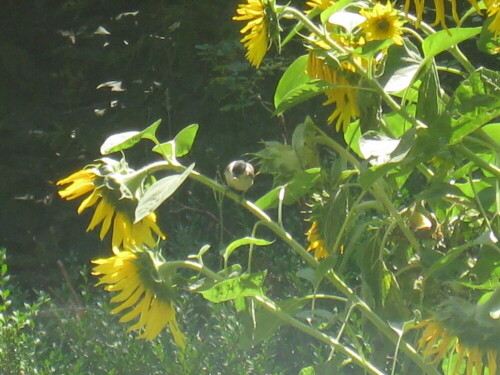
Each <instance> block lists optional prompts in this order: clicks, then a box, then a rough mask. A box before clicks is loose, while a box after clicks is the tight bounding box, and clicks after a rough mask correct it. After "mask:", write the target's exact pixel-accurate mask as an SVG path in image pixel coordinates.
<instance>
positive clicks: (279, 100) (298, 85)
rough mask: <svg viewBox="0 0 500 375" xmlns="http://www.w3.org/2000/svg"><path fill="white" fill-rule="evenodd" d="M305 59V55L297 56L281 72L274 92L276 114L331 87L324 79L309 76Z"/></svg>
mask: <svg viewBox="0 0 500 375" xmlns="http://www.w3.org/2000/svg"><path fill="white" fill-rule="evenodd" d="M307 59H308V56H307V55H303V56H300V57H298V58H297V59H296V60H295V61H294V62H293V63H292V64H291V65H290V66H289V67H288V68H287V70H286V71H285V73H283V76H282V77H281V79H280V81H279V82H278V86H277V87H276V92H275V94H274V106H275V108H276V110H275V113H276V114H281V113H283V112H284V111H285V110H287V109H288V108H290V107H293V106H294V105H297V104H299V103H301V102H303V101H305V100H307V99H310V98H312V97H314V96H316V95H318V94H321V93H323V92H325V91H326V90H328V89H330V88H332V86H331V85H329V84H328V83H326V82H324V81H321V80H317V79H316V80H311V79H310V78H309V76H308V75H307V72H306V70H307Z"/></svg>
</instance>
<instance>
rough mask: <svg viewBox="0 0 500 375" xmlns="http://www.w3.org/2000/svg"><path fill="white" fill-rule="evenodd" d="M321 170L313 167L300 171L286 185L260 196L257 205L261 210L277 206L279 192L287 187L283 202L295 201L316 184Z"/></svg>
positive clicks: (288, 203)
mask: <svg viewBox="0 0 500 375" xmlns="http://www.w3.org/2000/svg"><path fill="white" fill-rule="evenodd" d="M320 172H321V169H320V168H311V169H308V170H306V171H303V172H300V173H299V174H297V175H296V176H295V177H294V178H292V179H291V180H290V181H289V182H288V183H286V184H285V185H282V186H278V187H276V188H274V189H273V190H271V191H270V192H268V193H266V194H265V195H263V196H262V197H260V198H259V199H258V200H257V202H255V205H256V206H257V207H259V208H260V209H261V210H267V209H269V208H273V207H276V206H277V205H278V202H279V194H280V191H281V190H282V189H285V197H284V199H283V203H284V204H286V205H290V204H292V203H295V202H296V201H297V200H298V199H300V198H301V197H303V196H304V195H305V194H307V193H308V192H309V191H310V190H311V188H312V187H313V186H314V185H315V184H316V182H317V181H318V179H319V177H320Z"/></svg>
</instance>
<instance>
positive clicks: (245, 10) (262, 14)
mask: <svg viewBox="0 0 500 375" xmlns="http://www.w3.org/2000/svg"><path fill="white" fill-rule="evenodd" d="M247 1H248V2H247V3H246V4H240V5H239V6H238V9H237V10H236V13H238V15H237V16H234V17H233V20H235V21H248V23H247V24H246V26H244V27H243V28H242V29H241V30H240V32H241V33H242V34H245V33H247V34H246V35H245V36H244V37H243V38H242V39H241V42H242V43H243V45H244V46H245V48H246V49H247V54H246V58H247V60H248V61H250V64H252V65H253V66H255V67H256V68H258V67H259V66H260V64H261V63H262V60H263V59H264V56H265V55H266V52H267V49H268V47H269V25H268V20H267V18H266V2H265V0H247Z"/></svg>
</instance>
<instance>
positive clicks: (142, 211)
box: [135, 164, 194, 223]
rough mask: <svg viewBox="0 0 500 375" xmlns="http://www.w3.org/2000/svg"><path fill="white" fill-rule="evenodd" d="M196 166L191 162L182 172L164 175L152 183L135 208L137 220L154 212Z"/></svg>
mask: <svg viewBox="0 0 500 375" xmlns="http://www.w3.org/2000/svg"><path fill="white" fill-rule="evenodd" d="M193 168H194V164H191V165H190V166H189V167H188V168H186V170H185V171H184V172H183V173H181V174H174V175H171V176H167V177H164V178H162V179H160V180H158V181H156V182H155V183H154V184H152V185H151V186H150V187H149V188H148V190H146V193H144V196H143V197H142V198H141V199H140V201H139V204H138V205H137V208H136V209H135V222H136V223H137V222H138V221H140V220H141V219H143V218H144V217H146V216H147V215H149V214H150V213H152V212H154V210H156V209H157V208H158V207H159V206H160V205H161V204H162V203H163V202H164V201H165V200H167V199H168V198H169V197H170V196H171V195H172V194H174V193H175V191H176V190H177V189H178V188H179V187H180V186H181V185H182V184H183V182H184V181H185V180H186V178H188V176H189V174H190V173H191V171H192V170H193Z"/></svg>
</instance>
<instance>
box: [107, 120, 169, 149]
mask: <svg viewBox="0 0 500 375" xmlns="http://www.w3.org/2000/svg"><path fill="white" fill-rule="evenodd" d="M160 124H161V120H158V121H156V122H154V123H153V124H151V125H150V126H148V127H147V128H146V129H144V130H143V131H140V132H139V131H128V132H124V133H119V134H113V135H111V136H109V137H108V138H107V139H106V140H105V141H104V143H103V144H102V146H101V154H102V155H109V154H111V153H113V152H117V151H121V150H126V149H128V148H130V147H132V146H134V145H135V144H136V143H138V142H139V141H140V140H141V139H155V134H156V129H157V128H158V126H160Z"/></svg>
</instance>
